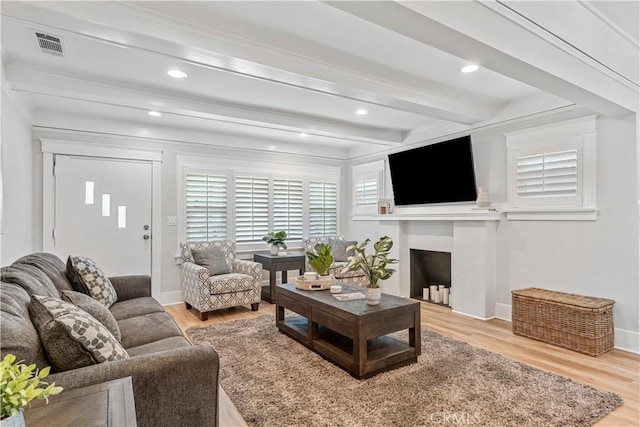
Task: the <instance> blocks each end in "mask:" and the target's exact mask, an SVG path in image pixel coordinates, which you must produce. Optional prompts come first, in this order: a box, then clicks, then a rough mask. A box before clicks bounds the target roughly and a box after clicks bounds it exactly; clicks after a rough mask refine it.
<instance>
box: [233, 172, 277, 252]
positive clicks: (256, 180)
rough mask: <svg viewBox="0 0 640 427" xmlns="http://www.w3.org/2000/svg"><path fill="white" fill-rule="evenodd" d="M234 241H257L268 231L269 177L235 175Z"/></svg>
mask: <svg viewBox="0 0 640 427" xmlns="http://www.w3.org/2000/svg"><path fill="white" fill-rule="evenodd" d="M235 181H236V186H235V190H236V191H235V201H236V203H235V205H236V212H235V213H236V215H235V220H236V242H257V241H261V240H262V237H264V236H266V235H267V233H268V232H269V179H268V178H266V177H247V176H237V177H236V179H235Z"/></svg>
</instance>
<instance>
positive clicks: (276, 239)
mask: <svg viewBox="0 0 640 427" xmlns="http://www.w3.org/2000/svg"><path fill="white" fill-rule="evenodd" d="M286 238H287V232H286V231H284V230H282V231H278V232H277V233H276V232H274V231H271V232H269V233H268V234H267V235H266V236H264V237H263V238H262V240H264V241H265V242H267V243H268V244H270V245H271V247H270V248H269V251H270V252H271V255H278V252H279V251H280V248H282V249H287V244H286V243H285V242H284V240H285V239H286Z"/></svg>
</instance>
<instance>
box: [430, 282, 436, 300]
mask: <svg viewBox="0 0 640 427" xmlns="http://www.w3.org/2000/svg"><path fill="white" fill-rule="evenodd" d="M429 288H430V292H429V294H430V295H431V300H432V301H433V298H434V297H435V295H436V292H438V285H431V286H429Z"/></svg>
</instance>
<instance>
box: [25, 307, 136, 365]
mask: <svg viewBox="0 0 640 427" xmlns="http://www.w3.org/2000/svg"><path fill="white" fill-rule="evenodd" d="M29 314H30V316H31V321H32V322H33V324H34V326H35V327H36V329H37V330H38V334H39V335H40V340H41V341H42V344H43V347H44V350H45V353H47V358H48V359H49V361H50V362H51V364H52V365H53V368H54V369H55V370H56V371H66V370H69V369H76V368H80V367H83V366H89V365H94V364H98V363H104V362H113V361H116V360H121V359H127V358H129V354H128V353H127V351H126V350H125V349H124V347H122V345H121V344H120V343H119V342H118V340H116V338H115V337H114V336H113V335H112V334H111V332H109V330H108V329H107V328H106V327H105V326H104V325H102V324H101V323H100V322H99V321H98V320H96V319H95V318H94V317H93V316H91V315H90V314H89V313H87V312H86V311H84V310H82V309H81V308H79V307H76V306H75V305H73V304H71V303H68V302H65V301H62V300H59V299H57V298H52V297H45V296H40V295H32V296H31V303H30V304H29Z"/></svg>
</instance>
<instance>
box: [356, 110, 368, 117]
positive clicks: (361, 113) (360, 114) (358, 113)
mask: <svg viewBox="0 0 640 427" xmlns="http://www.w3.org/2000/svg"><path fill="white" fill-rule="evenodd" d="M367 113H368V111H367V110H365V109H364V108H358V109H357V110H356V114H357V115H359V116H364V115H365V114H367Z"/></svg>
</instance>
